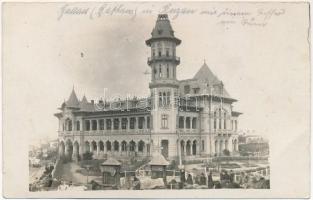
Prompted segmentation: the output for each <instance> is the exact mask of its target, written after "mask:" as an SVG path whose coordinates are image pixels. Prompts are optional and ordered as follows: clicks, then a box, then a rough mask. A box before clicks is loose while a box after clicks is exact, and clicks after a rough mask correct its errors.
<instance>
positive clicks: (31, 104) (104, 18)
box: [3, 3, 309, 141]
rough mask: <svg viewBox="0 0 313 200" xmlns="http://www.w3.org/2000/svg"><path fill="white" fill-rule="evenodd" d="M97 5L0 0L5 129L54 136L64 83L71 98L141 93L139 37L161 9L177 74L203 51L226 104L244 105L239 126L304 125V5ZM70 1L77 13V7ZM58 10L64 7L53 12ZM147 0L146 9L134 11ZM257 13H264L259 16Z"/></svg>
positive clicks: (295, 129)
mask: <svg viewBox="0 0 313 200" xmlns="http://www.w3.org/2000/svg"><path fill="white" fill-rule="evenodd" d="M101 6H103V4H67V5H66V4H63V3H59V4H54V3H47V4H27V5H21V4H20V5H14V4H13V5H12V4H11V5H5V8H4V11H3V12H4V24H3V26H4V34H3V35H4V40H3V45H4V56H3V62H4V69H3V76H4V112H5V113H4V122H5V123H4V125H5V131H6V133H8V134H12V135H15V136H18V135H27V136H28V138H29V139H31V140H32V141H34V140H37V139H39V138H45V137H49V138H54V137H57V127H58V121H57V118H56V117H54V116H53V114H54V113H56V112H58V110H57V108H58V107H59V106H60V105H61V103H62V102H63V101H64V99H68V97H69V95H70V92H71V90H72V87H73V85H74V86H75V90H76V93H77V95H78V97H79V98H82V96H83V94H86V96H87V99H88V100H90V99H95V98H98V97H100V96H101V95H103V93H102V92H103V88H108V90H109V93H110V94H111V95H112V94H122V95H123V94H126V93H127V94H131V95H140V96H142V95H147V94H148V92H149V88H148V83H149V80H150V76H149V75H145V74H144V72H145V71H146V70H150V69H149V67H148V65H147V57H148V56H149V55H150V49H149V48H148V47H147V46H146V45H145V40H146V39H148V38H149V37H150V33H151V31H152V28H153V27H154V25H155V21H156V18H157V14H158V13H159V12H160V11H161V12H163V11H164V9H165V10H166V12H171V13H170V14H169V16H170V17H171V24H172V27H173V28H174V30H175V34H176V36H177V37H178V38H180V39H181V40H182V44H181V45H180V46H179V47H178V48H177V56H179V57H180V58H181V64H180V65H179V67H178V68H177V77H178V79H186V78H192V77H193V76H194V74H195V73H196V72H197V71H198V70H199V68H200V67H201V65H202V64H203V60H204V59H205V60H206V63H207V65H208V66H209V67H210V69H211V70H212V71H213V73H214V74H215V75H216V76H217V77H218V78H219V79H220V80H222V81H223V83H224V85H225V87H226V89H227V90H228V92H229V93H230V95H231V96H232V97H233V98H235V99H238V100H239V101H238V102H237V103H235V104H234V110H235V111H239V112H242V113H244V114H243V115H242V116H240V120H239V129H250V130H256V133H257V134H262V135H265V136H268V137H270V139H271V138H280V137H284V135H285V134H287V133H288V134H296V133H299V130H301V132H303V131H307V130H308V129H306V128H308V120H307V119H308V116H309V113H308V112H309V101H308V100H309V99H308V97H309V93H308V92H309V65H308V58H309V57H308V43H307V28H308V21H307V18H306V16H307V15H308V12H307V10H306V9H305V7H304V6H302V5H300V4H294V5H292V4H263V5H261V4H248V3H247V4H230V3H223V4H216V3H206V4H204V3H202V4H196V3H194V4H185V5H183V4H172V5H171V6H170V8H174V9H173V10H168V9H166V7H164V6H166V4H150V3H145V4H126V3H125V4H123V5H122V7H120V10H118V11H116V10H117V9H116V10H115V11H116V12H115V13H113V15H112V16H109V15H108V14H105V13H102V15H101V16H97V13H96V11H99V10H101ZM114 6H119V5H118V4H108V5H104V6H103V8H105V9H107V8H111V10H108V12H109V11H111V12H112V9H113V8H114ZM288 6H292V8H293V9H288ZM74 7H75V8H79V9H80V11H81V12H82V13H81V14H79V15H77V12H78V11H77V10H75V9H73V8H74ZM64 8H65V9H70V10H68V11H67V12H68V14H64V15H62V16H61V17H60V15H61V14H62V13H63V12H62V10H64ZM147 8H148V9H152V12H151V14H142V11H143V10H145V9H147ZM178 8H179V9H180V11H181V12H182V11H183V9H184V8H185V10H184V12H185V14H179V15H178V17H177V16H175V14H174V13H173V11H178ZM187 8H188V9H189V10H187ZM122 9H124V11H123V12H124V14H121V12H122ZM273 10H274V11H273ZM202 11H208V12H207V13H210V14H200V12H202ZM232 11H236V13H232ZM71 12H72V13H71ZM75 12H76V14H73V13H75ZM83 12H86V13H87V14H83ZM117 12H119V13H117ZM132 12H133V13H132ZM134 12H135V13H136V15H135V16H134V15H133V14H134ZM188 12H189V13H188ZM266 12H267V14H269V13H270V12H272V15H266V16H265V15H262V13H266ZM17 13H18V15H17ZM191 13H193V14H191ZM90 14H92V17H93V18H92V19H91V17H90ZM58 17H60V18H59V19H58ZM82 55H83V56H82Z"/></svg>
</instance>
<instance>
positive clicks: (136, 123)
mask: <svg viewBox="0 0 313 200" xmlns="http://www.w3.org/2000/svg"><path fill="white" fill-rule="evenodd" d="M135 119H136V121H135V129H136V130H138V122H139V117H136V118H135Z"/></svg>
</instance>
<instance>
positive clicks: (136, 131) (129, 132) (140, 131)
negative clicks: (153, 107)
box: [59, 129, 151, 136]
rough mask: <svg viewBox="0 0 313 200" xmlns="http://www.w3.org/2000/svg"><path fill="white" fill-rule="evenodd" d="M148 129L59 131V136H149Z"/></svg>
mask: <svg viewBox="0 0 313 200" xmlns="http://www.w3.org/2000/svg"><path fill="white" fill-rule="evenodd" d="M150 132H151V130H150V129H118V130H114V129H112V130H111V129H110V130H88V131H87V130H85V131H59V136H80V135H85V136H88V135H89V136H93V135H95V136H96V135H97V136H99V135H123V134H127V135H136V134H150Z"/></svg>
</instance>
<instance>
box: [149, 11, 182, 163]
mask: <svg viewBox="0 0 313 200" xmlns="http://www.w3.org/2000/svg"><path fill="white" fill-rule="evenodd" d="M180 43H181V40H180V39H178V38H176V37H175V35H174V31H173V29H172V26H171V23H170V21H169V19H168V15H167V14H160V15H158V19H157V21H156V24H155V27H154V28H153V30H152V33H151V38H150V39H148V40H146V44H147V45H148V46H149V47H151V57H149V58H148V65H149V66H150V67H151V82H150V84H149V87H150V90H151V98H152V110H151V116H152V127H151V132H152V134H151V135H152V140H153V145H154V146H158V147H159V148H160V149H161V152H162V154H163V155H164V156H165V157H172V156H176V154H177V153H176V152H177V149H176V148H175V147H176V145H174V144H170V143H175V144H176V142H177V141H176V140H177V134H176V120H177V112H178V110H177V106H176V102H175V97H177V93H178V87H179V85H178V81H177V79H176V68H177V66H178V65H179V63H180V59H179V57H177V56H176V46H178V45H179V44H180ZM165 133H166V134H165ZM165 135H166V136H165ZM169 146H171V148H173V149H170V148H169Z"/></svg>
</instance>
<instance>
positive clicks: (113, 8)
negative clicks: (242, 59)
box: [57, 3, 286, 27]
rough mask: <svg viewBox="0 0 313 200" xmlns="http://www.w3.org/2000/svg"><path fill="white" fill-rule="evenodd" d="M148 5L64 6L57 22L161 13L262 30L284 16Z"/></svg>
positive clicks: (267, 12) (273, 10) (270, 12)
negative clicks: (204, 18) (80, 17)
mask: <svg viewBox="0 0 313 200" xmlns="http://www.w3.org/2000/svg"><path fill="white" fill-rule="evenodd" d="M149 5H150V6H151V8H149V7H148V8H147V5H145V6H144V7H140V4H123V3H103V4H98V5H97V6H93V7H92V6H90V7H88V6H75V4H65V5H63V6H62V7H61V8H60V11H59V12H58V17H57V19H58V20H62V19H63V18H64V17H67V16H73V15H76V16H86V17H88V18H89V19H96V18H101V17H105V16H114V15H120V16H122V15H124V16H128V17H130V18H131V19H133V20H134V19H135V18H136V17H137V16H138V15H139V14H140V15H156V14H160V13H164V14H169V16H170V18H171V20H175V19H177V18H179V17H180V16H187V15H199V16H204V17H211V18H215V19H216V21H217V24H220V25H223V26H227V27H229V26H232V25H242V26H255V27H265V26H266V25H268V23H269V22H270V21H271V20H272V19H273V18H275V17H280V16H282V15H284V14H285V13H286V10H285V9H283V8H267V9H265V8H260V9H256V10H255V9H248V10H246V9H238V8H236V9H234V8H228V7H226V8H225V7H223V8H208V7H203V8H197V9H196V8H189V7H187V6H186V7H178V6H175V5H173V4H172V3H168V4H165V5H162V6H156V5H151V4H149Z"/></svg>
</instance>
